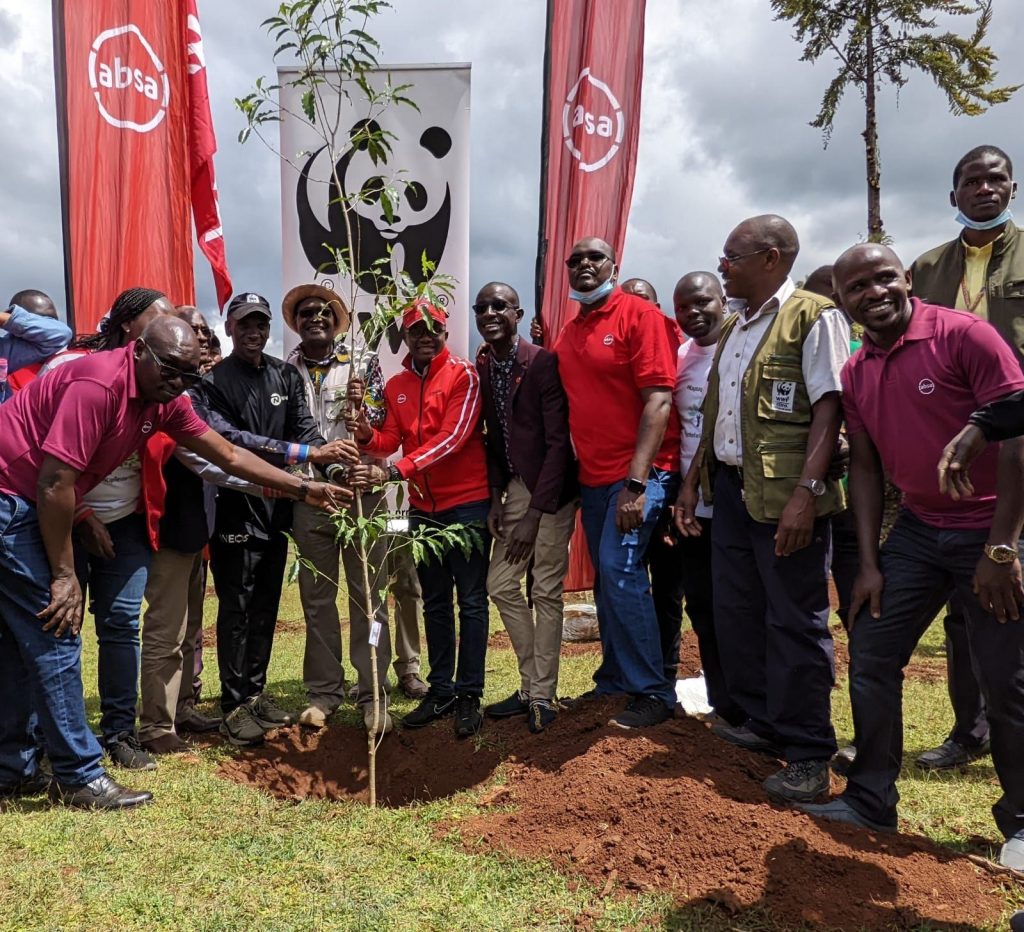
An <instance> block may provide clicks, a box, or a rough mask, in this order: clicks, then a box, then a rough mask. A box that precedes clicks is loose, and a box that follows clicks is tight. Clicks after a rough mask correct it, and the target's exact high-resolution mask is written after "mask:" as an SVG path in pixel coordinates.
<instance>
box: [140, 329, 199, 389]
mask: <svg viewBox="0 0 1024 932" xmlns="http://www.w3.org/2000/svg"><path fill="white" fill-rule="evenodd" d="M139 342H140V343H141V344H142V345H143V346H144V347H146V350H147V352H148V353H149V355H150V356H152V357H153V362H155V363H156V364H157V367H158V368H159V369H160V378H162V379H163V380H164V381H165V382H174V381H175V380H177V381H180V382H181V383H182V384H183V385H184V386H185V387H186V388H187V387H189V386H192V385H198V384H199V383H200V382H201V381H202V380H203V377H202V375H201V374H200V373H199V371H198V370H197V369H178V368H177V367H176V366H171V365H169V364H168V363H166V362H164V361H163V360H162V359H161V358H160V357H159V356H157V354H156V353H155V352H154V351H153V347H151V346H150V345H149V344H148V343H147V342H146V341H145V340H139Z"/></svg>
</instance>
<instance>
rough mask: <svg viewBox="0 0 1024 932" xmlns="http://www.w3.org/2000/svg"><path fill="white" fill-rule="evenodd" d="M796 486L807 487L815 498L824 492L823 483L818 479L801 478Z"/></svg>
mask: <svg viewBox="0 0 1024 932" xmlns="http://www.w3.org/2000/svg"><path fill="white" fill-rule="evenodd" d="M797 486H799V487H800V488H802V489H807V491H808V492H810V493H811V495H813V496H814V497H815V498H819V497H820V496H822V495H824V494H825V483H824V482H822V481H821V480H820V479H801V480H800V481H799V482H798V483H797Z"/></svg>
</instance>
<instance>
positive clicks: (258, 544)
mask: <svg viewBox="0 0 1024 932" xmlns="http://www.w3.org/2000/svg"><path fill="white" fill-rule="evenodd" d="M226 329H227V332H228V336H230V337H231V342H232V344H233V346H234V349H233V350H232V351H231V354H230V355H229V356H227V357H226V358H225V359H224V360H223V361H222V362H220V363H218V364H217V365H216V366H214V367H213V369H211V370H210V373H209V374H208V375H207V377H206V378H205V379H204V381H203V388H204V392H205V395H206V401H207V403H208V406H209V408H210V409H211V410H212V411H214V412H216V413H217V414H220V415H221V416H222V417H223V418H224V419H226V420H227V421H229V422H230V423H231V424H232V425H234V426H235V427H236V428H239V429H240V430H244V431H249V432H251V433H253V434H259V435H261V436H264V437H269V438H274V439H276V440H283V441H286V442H288V443H289V444H290V445H291V447H290V448H289V454H288V456H287V462H288V464H290V465H294V464H296V463H300V462H305V461H306V460H307V459H308V456H309V447H310V446H317V447H323V446H324V445H325V441H324V439H323V438H322V437H321V436H320V432H319V430H318V429H317V426H316V422H315V421H314V420H313V417H312V415H311V414H310V411H309V406H308V405H307V403H306V392H305V388H304V387H303V384H302V377H301V376H300V375H299V372H298V370H297V369H296V368H295V367H294V366H290V365H288V364H286V363H285V362H283V361H282V360H280V359H275V358H274V357H272V356H267V355H265V354H264V352H263V349H264V347H265V346H266V345H267V340H268V339H269V338H270V304H269V303H268V302H267V299H266V298H264V297H261V296H260V295H258V294H252V293H242V294H239V295H236V296H235V297H234V298H232V300H231V303H230V304H229V305H228V312H227V323H226ZM291 522H292V508H291V502H289V501H285V500H283V499H277V500H264V499H257V498H253V497H251V496H248V495H245V494H244V493H241V492H236V491H233V490H228V489H225V490H223V491H222V492H220V493H219V495H218V500H217V520H216V525H215V527H214V534H213V537H212V539H211V541H210V557H211V560H210V568H211V569H212V570H213V581H214V585H215V587H216V589H217V599H218V601H219V603H220V604H219V608H218V611H217V659H218V662H219V665H220V679H221V709H222V711H223V713H224V721H223V722H222V723H221V726H220V729H221V733H222V734H223V735H224V736H225V737H226V738H227V739H228V741H230V742H231V743H232V744H234V745H236V746H246V745H251V744H258V743H260V742H261V741H262V740H263V732H264V731H265V730H269V729H271V728H278V727H281V726H283V725H290V724H291V723H292V716H291V715H290V714H289V713H288V712H286V711H284V710H283V709H282V708H281V707H280V706H279V705H278V704H277V702H276V701H275V700H274V698H273V697H272V696H270V695H269V694H268V693H266V692H264V687H265V686H266V681H267V667H268V665H269V664H270V652H271V649H272V647H273V641H274V626H275V624H276V622H277V608H278V604H279V602H280V600H281V584H282V582H283V580H284V571H285V563H286V560H287V555H288V539H287V538H286V537H285V534H284V532H285V531H286V530H288V529H289V528H290V527H291Z"/></svg>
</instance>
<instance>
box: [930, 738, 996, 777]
mask: <svg viewBox="0 0 1024 932" xmlns="http://www.w3.org/2000/svg"><path fill="white" fill-rule="evenodd" d="M991 750H992V747H991V745H990V744H989V742H988V741H983V742H982V743H981V744H979V745H978V746H977V747H975V748H965V747H964V746H963V745H962V744H960V742H959V741H954V740H953V739H952V738H947V739H946V740H945V741H943V742H942V744H940V745H939V746H938V747H937V748H932V749H931V750H930V751H925V752H924V753H923V754H922V755H921V756H920V757H918V759H917V760H916V761H915V763H916V764H917V766H918V768H919V769H921V770H953V769H954V768H955V767H965V766H967V764H969V763H970V762H971V761H972V760H977V759H978V758H979V757H984V756H985V755H986V754H988V753H989V752H990V751H991Z"/></svg>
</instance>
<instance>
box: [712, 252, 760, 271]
mask: <svg viewBox="0 0 1024 932" xmlns="http://www.w3.org/2000/svg"><path fill="white" fill-rule="evenodd" d="M773 248H774V247H772V246H765V247H764V248H763V249H755V250H754V251H753V252H745V253H743V255H741V256H719V257H718V265H719V268H721V269H722V270H723V271H727V270H728V268H729V266H730V265H732V264H733V263H734V262H739V261H740V259H749V258H750V257H751V256H759V255H761V253H762V252H771V251H772V249H773Z"/></svg>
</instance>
